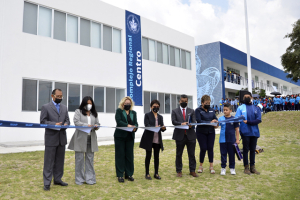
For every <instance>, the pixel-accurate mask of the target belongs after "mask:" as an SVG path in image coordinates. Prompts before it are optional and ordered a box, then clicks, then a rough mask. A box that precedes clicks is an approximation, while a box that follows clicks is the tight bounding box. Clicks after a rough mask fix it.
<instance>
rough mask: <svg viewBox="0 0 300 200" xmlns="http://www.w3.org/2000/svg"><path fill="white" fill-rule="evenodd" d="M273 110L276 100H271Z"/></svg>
mask: <svg viewBox="0 0 300 200" xmlns="http://www.w3.org/2000/svg"><path fill="white" fill-rule="evenodd" d="M271 105H272V110H274V98H272V99H271Z"/></svg>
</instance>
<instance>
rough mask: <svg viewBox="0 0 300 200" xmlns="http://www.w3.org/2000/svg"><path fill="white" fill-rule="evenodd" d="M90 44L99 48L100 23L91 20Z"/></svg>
mask: <svg viewBox="0 0 300 200" xmlns="http://www.w3.org/2000/svg"><path fill="white" fill-rule="evenodd" d="M91 46H92V47H96V48H99V49H101V24H98V23H95V22H92V34H91Z"/></svg>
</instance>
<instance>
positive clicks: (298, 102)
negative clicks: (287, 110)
mask: <svg viewBox="0 0 300 200" xmlns="http://www.w3.org/2000/svg"><path fill="white" fill-rule="evenodd" d="M296 110H297V111H299V110H300V94H299V95H298V96H297V97H296Z"/></svg>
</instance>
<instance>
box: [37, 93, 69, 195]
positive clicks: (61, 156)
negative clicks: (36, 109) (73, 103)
mask: <svg viewBox="0 0 300 200" xmlns="http://www.w3.org/2000/svg"><path fill="white" fill-rule="evenodd" d="M51 96H52V101H51V102H50V103H48V104H45V105H43V106H42V110H41V116H40V121H41V124H51V125H70V120H69V114H68V109H67V106H65V105H62V104H60V102H61V101H62V98H63V94H62V91H61V89H54V90H53V91H52V95H51ZM66 144H67V135H66V130H65V129H60V130H54V129H48V128H46V129H45V155H44V170H43V178H44V190H46V191H48V190H50V185H51V181H52V176H53V177H54V184H55V185H61V186H67V185H68V184H67V183H64V182H63V181H62V180H61V178H62V176H63V174H64V161H65V149H66V147H65V145H66Z"/></svg>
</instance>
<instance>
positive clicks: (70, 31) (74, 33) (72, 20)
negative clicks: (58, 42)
mask: <svg viewBox="0 0 300 200" xmlns="http://www.w3.org/2000/svg"><path fill="white" fill-rule="evenodd" d="M67 41H68V42H73V43H78V17H75V16H72V15H68V16H67Z"/></svg>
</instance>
